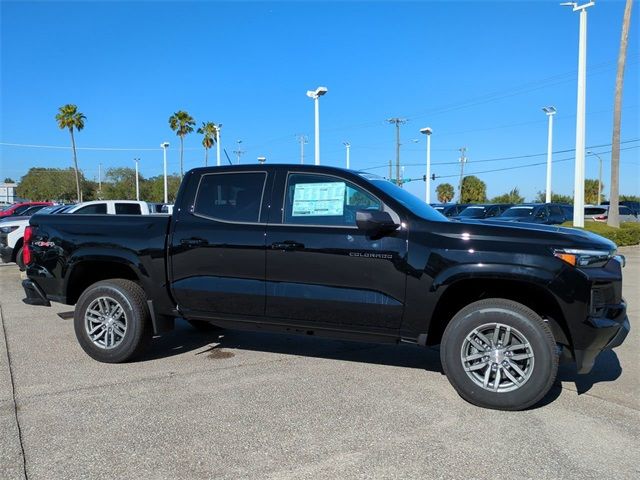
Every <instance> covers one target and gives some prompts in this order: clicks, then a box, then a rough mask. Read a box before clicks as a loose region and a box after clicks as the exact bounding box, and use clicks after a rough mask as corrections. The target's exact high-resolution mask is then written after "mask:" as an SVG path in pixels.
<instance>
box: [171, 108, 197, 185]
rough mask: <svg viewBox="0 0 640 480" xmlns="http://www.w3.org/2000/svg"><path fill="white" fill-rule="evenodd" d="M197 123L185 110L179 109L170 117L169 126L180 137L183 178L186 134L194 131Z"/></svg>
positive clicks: (182, 172) (181, 172)
mask: <svg viewBox="0 0 640 480" xmlns="http://www.w3.org/2000/svg"><path fill="white" fill-rule="evenodd" d="M195 124H196V122H195V120H194V119H193V117H192V116H191V115H189V114H188V113H187V112H185V111H184V110H178V111H177V112H176V113H174V114H173V115H171V116H170V117H169V127H171V130H173V131H174V132H176V135H178V136H179V137H180V178H182V176H183V174H184V171H183V168H182V165H183V154H184V136H185V135H187V134H188V133H191V132H193V126H194V125H195Z"/></svg>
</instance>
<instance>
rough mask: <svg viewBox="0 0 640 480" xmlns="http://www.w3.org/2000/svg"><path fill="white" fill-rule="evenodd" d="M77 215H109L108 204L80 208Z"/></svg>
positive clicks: (76, 212)
mask: <svg viewBox="0 0 640 480" xmlns="http://www.w3.org/2000/svg"><path fill="white" fill-rule="evenodd" d="M73 213H74V214H75V215H100V214H106V213H107V204H106V203H96V204H94V205H87V206H86V207H82V208H79V209H78V210H76V211H75V212H73Z"/></svg>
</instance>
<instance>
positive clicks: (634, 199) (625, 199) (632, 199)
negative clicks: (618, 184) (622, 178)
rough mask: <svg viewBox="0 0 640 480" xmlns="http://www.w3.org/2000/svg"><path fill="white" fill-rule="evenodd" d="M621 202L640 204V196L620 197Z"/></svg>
mask: <svg viewBox="0 0 640 480" xmlns="http://www.w3.org/2000/svg"><path fill="white" fill-rule="evenodd" d="M620 201H622V202H640V196H638V195H620Z"/></svg>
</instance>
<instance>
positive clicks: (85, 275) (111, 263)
mask: <svg viewBox="0 0 640 480" xmlns="http://www.w3.org/2000/svg"><path fill="white" fill-rule="evenodd" d="M116 278H121V279H125V280H131V281H133V282H135V283H137V284H139V285H141V275H140V271H139V270H138V269H137V268H136V267H135V265H134V264H132V262H130V261H128V260H127V259H123V258H119V257H110V258H109V257H107V258H103V257H89V258H83V259H79V260H76V261H74V263H73V265H72V266H71V268H70V269H69V272H68V275H67V282H66V288H65V293H66V301H67V303H68V304H69V305H73V304H75V303H76V302H77V301H78V298H79V297H80V295H82V292H84V291H85V290H86V289H87V288H88V287H89V286H91V285H93V284H94V283H97V282H99V281H102V280H109V279H116Z"/></svg>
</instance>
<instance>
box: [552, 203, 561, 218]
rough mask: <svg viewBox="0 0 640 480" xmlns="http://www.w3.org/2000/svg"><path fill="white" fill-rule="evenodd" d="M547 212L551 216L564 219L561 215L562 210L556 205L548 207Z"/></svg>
mask: <svg viewBox="0 0 640 480" xmlns="http://www.w3.org/2000/svg"><path fill="white" fill-rule="evenodd" d="M549 211H550V212H551V215H554V216H557V217H564V215H563V213H562V209H561V208H560V207H559V206H557V205H551V206H550V207H549Z"/></svg>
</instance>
